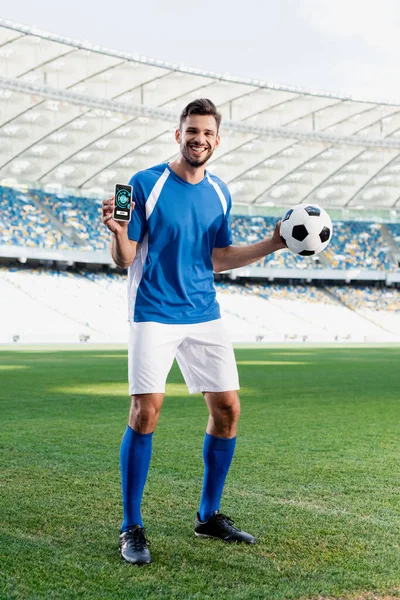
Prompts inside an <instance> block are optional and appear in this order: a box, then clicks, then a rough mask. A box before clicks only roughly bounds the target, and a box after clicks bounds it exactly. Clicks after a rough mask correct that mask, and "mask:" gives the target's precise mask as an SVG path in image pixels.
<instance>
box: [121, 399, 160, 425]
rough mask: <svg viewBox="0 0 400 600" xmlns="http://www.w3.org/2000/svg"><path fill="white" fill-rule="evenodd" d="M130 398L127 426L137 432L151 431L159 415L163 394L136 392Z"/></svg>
mask: <svg viewBox="0 0 400 600" xmlns="http://www.w3.org/2000/svg"><path fill="white" fill-rule="evenodd" d="M131 398H132V401H131V409H130V413H129V426H130V427H131V428H132V429H134V430H135V431H137V432H138V433H151V432H153V431H154V430H155V428H156V425H157V422H158V417H159V416H160V411H161V406H162V402H163V398H164V394H138V395H133V396H132V397H131Z"/></svg>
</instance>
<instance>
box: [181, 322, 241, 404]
mask: <svg viewBox="0 0 400 600" xmlns="http://www.w3.org/2000/svg"><path fill="white" fill-rule="evenodd" d="M176 359H177V361H178V364H179V367H180V369H181V372H182V375H183V377H184V379H185V382H186V385H187V387H188V389H189V392H190V393H191V394H195V393H197V392H225V391H229V390H238V389H239V377H238V372H237V366H236V360H235V354H234V352H233V346H232V342H231V340H230V338H229V336H228V334H227V332H226V330H225V328H224V326H223V324H222V321H221V319H216V320H214V321H208V322H206V323H197V324H195V325H192V326H191V330H190V332H189V333H188V334H187V336H186V337H185V339H184V340H183V341H182V343H181V344H180V345H179V347H178V349H177V351H176Z"/></svg>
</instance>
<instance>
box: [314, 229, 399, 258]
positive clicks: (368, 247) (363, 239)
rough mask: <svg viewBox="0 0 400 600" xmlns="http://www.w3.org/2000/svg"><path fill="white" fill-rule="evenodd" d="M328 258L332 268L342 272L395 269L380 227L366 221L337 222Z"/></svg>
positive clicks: (328, 250) (327, 252)
mask: <svg viewBox="0 0 400 600" xmlns="http://www.w3.org/2000/svg"><path fill="white" fill-rule="evenodd" d="M325 256H326V258H327V259H328V261H329V262H330V263H331V265H332V267H334V268H340V269H353V268H359V267H363V268H364V269H365V268H367V269H389V268H391V267H394V261H393V259H392V257H391V254H390V250H389V248H388V246H387V244H386V243H385V241H384V239H383V238H382V236H381V233H380V225H379V224H376V223H372V222H367V221H347V222H342V221H335V222H334V237H333V239H332V241H331V243H330V245H329V246H328V248H327V250H326V253H325Z"/></svg>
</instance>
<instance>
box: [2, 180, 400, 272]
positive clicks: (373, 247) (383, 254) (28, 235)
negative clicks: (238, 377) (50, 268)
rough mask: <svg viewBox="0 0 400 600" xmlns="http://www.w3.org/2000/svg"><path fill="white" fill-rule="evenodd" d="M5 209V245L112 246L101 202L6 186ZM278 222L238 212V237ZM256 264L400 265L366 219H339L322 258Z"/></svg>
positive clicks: (398, 236) (249, 239)
mask: <svg viewBox="0 0 400 600" xmlns="http://www.w3.org/2000/svg"><path fill="white" fill-rule="evenodd" d="M40 207H42V208H43V210H40ZM0 209H1V217H0V243H3V244H15V245H19V246H28V247H35V246H36V247H45V248H59V249H67V248H71V247H78V248H79V249H81V250H106V249H107V248H108V246H109V242H110V233H109V232H108V230H107V229H106V228H105V227H104V226H103V225H102V223H101V200H93V199H88V198H83V197H82V198H80V197H75V196H70V195H57V194H49V193H45V192H43V191H41V190H29V191H27V192H24V193H22V192H20V191H18V190H14V189H11V188H5V187H1V188H0ZM46 209H47V211H49V210H51V214H52V216H53V217H55V219H56V221H55V224H54V223H52V222H51V221H50V220H49V217H48V216H47V215H46V213H45V210H46ZM276 221H277V219H276V218H273V217H262V216H256V217H247V216H246V217H245V216H237V215H233V216H232V218H231V222H232V233H233V241H234V243H235V244H238V245H240V244H249V243H254V242H257V241H260V240H262V239H263V238H265V237H267V236H270V235H272V232H273V230H274V227H275V224H276ZM56 225H58V228H57V226H56ZM387 227H388V231H389V232H390V233H391V235H392V237H393V240H394V242H395V243H396V242H397V244H398V245H400V225H399V224H388V226H387ZM66 229H68V230H72V231H73V232H74V234H75V236H73V240H72V241H70V242H69V241H68V240H67V239H66V237H65V235H64V236H63V234H62V232H63V230H64V233H65V230H66ZM255 266H261V267H269V268H278V269H279V268H286V269H293V268H296V269H319V268H323V267H325V268H326V267H331V268H337V269H351V268H360V267H363V268H368V269H378V270H385V269H386V270H388V269H396V268H397V265H396V264H395V261H394V260H393V258H392V255H391V253H390V249H389V248H388V246H387V244H386V243H385V240H384V238H383V236H382V235H381V231H380V225H379V224H375V223H373V222H366V221H335V222H334V235H333V238H332V241H331V243H330V245H329V246H328V248H327V250H326V252H325V253H324V254H323V255H322V256H321V257H299V256H297V255H295V254H293V253H291V252H288V251H281V252H276V253H274V254H273V255H270V256H267V257H265V258H263V259H262V260H260V261H258V262H257V263H255Z"/></svg>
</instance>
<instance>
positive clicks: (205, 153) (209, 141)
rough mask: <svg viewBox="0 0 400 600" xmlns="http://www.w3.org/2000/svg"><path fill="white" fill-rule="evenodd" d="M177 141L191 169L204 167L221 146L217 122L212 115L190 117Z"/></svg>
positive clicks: (177, 135)
mask: <svg viewBox="0 0 400 600" xmlns="http://www.w3.org/2000/svg"><path fill="white" fill-rule="evenodd" d="M175 139H176V141H177V142H178V144H179V148H180V151H181V154H182V156H183V158H184V159H185V160H186V162H187V163H189V165H190V166H191V167H202V166H203V165H204V164H205V163H206V162H207V161H208V160H209V158H211V156H212V154H213V152H214V150H215V148H217V146H218V145H219V135H218V131H217V122H216V120H215V118H214V117H213V116H212V115H189V116H188V117H186V119H185V120H184V122H183V123H182V128H181V129H177V130H176V132H175Z"/></svg>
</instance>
